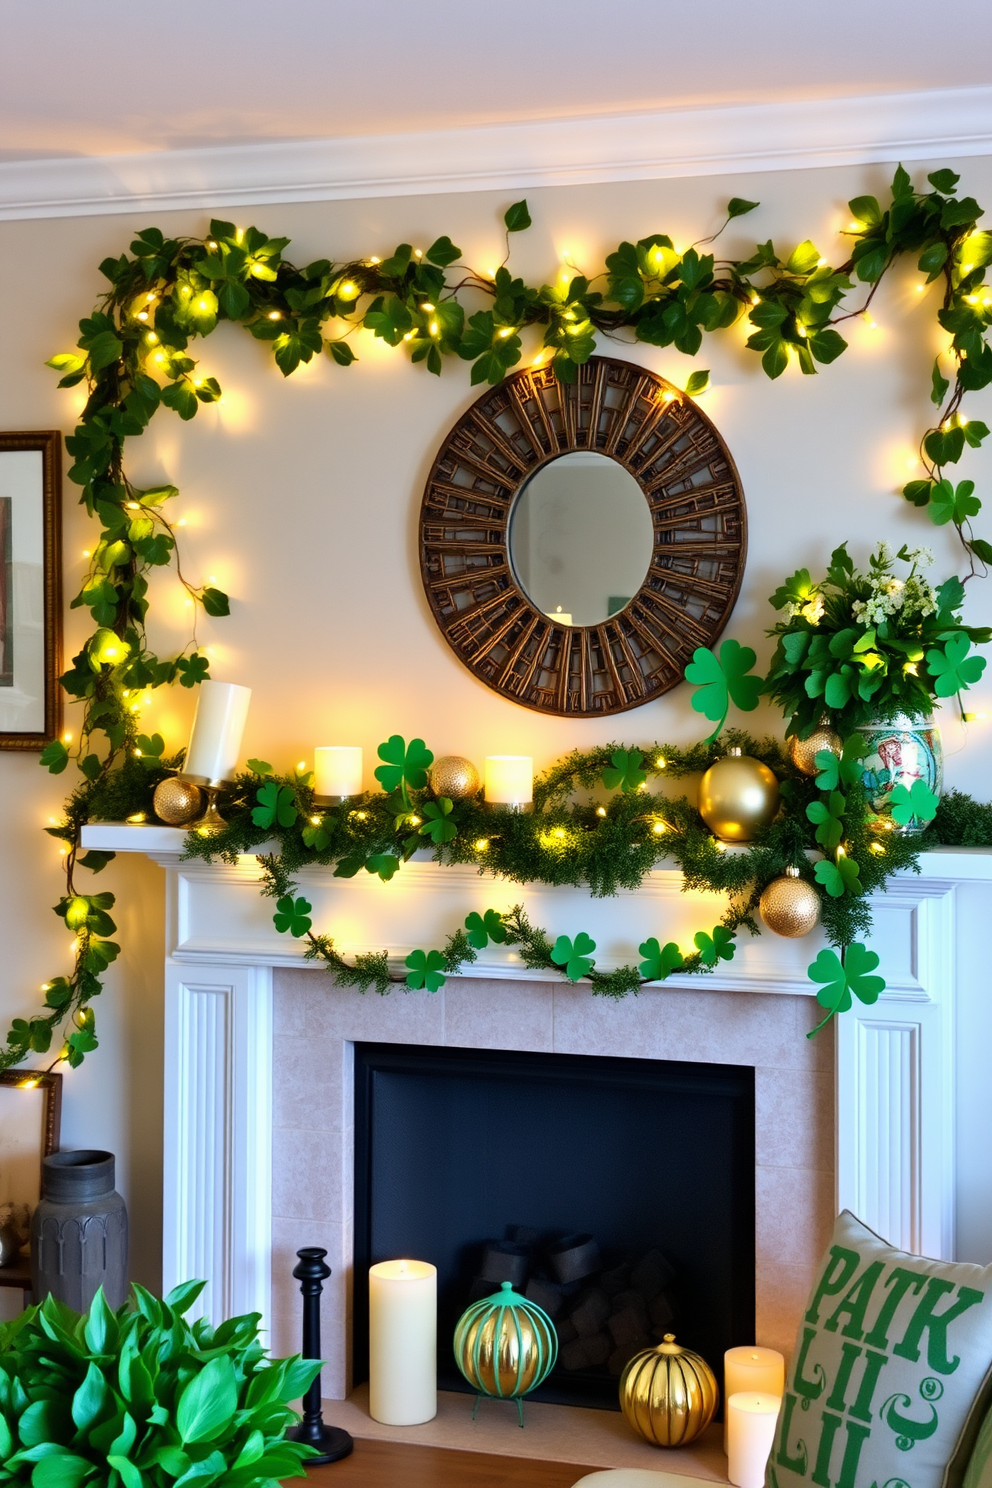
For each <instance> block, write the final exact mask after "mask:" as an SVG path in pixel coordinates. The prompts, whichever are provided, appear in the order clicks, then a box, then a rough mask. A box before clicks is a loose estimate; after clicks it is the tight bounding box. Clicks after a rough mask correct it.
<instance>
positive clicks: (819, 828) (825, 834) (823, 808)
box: [806, 790, 847, 852]
mask: <svg viewBox="0 0 992 1488" xmlns="http://www.w3.org/2000/svg"><path fill="white" fill-rule="evenodd" d="M846 810H847V797H846V796H844V795H842V794H841V792H840V791H836V790H835V791H831V792H830V794H829V796H828V797H827V799H826V801H810V803H809V805H808V806H807V807H806V815H807V816H808V817H809V819H810V821H811V822H813V823H814V824H816V840H817V842H818V843H819V844H820V846H821V847H822V848H823V850H824V852H835V851H836V849H837V848H838V847H839V846H840V839H841V838H842V837H843V835H844V812H845V811H846Z"/></svg>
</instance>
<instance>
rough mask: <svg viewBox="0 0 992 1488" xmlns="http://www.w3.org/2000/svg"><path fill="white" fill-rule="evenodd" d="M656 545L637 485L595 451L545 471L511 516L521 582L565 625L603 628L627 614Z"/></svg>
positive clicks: (532, 482)
mask: <svg viewBox="0 0 992 1488" xmlns="http://www.w3.org/2000/svg"><path fill="white" fill-rule="evenodd" d="M652 543H653V532H652V524H651V512H650V510H649V508H648V503H647V501H646V499H645V496H644V492H643V491H642V490H641V488H640V486H639V485H638V483H637V481H636V480H635V479H634V477H633V476H632V475H631V474H630V472H629V471H628V470H625V469H624V467H623V466H622V465H620V464H618V462H617V461H616V460H611V459H610V458H609V456H608V455H600V454H596V453H595V451H592V450H575V451H572V452H571V453H570V454H567V455H560V456H559V457H558V459H556V460H551V461H549V463H548V464H547V465H542V466H541V469H540V470H538V471H536V472H535V474H534V475H533V476H531V478H530V480H529V481H528V482H527V484H526V485H525V486H524V487H523V488H522V490H521V492H520V495H519V496H518V497H517V500H516V502H515V504H514V507H513V511H512V513H511V515H510V531H509V552H510V562H511V564H512V565H513V570H514V573H515V574H516V577H517V582H518V583H519V585H520V587H521V589H523V591H524V593H525V594H526V595H527V597H528V599H529V600H530V601H531V603H532V604H533V605H535V606H536V607H537V609H539V610H543V612H544V613H545V614H546V615H551V616H552V617H553V618H554V619H556V620H560V621H562V622H563V623H564V624H566V625H599V624H601V623H602V622H603V621H604V620H608V619H609V617H610V616H611V615H616V614H617V613H618V612H619V611H620V610H622V609H624V608H625V607H626V606H627V605H628V604H629V603H630V601H631V600H632V599H633V597H634V595H635V594H636V593H637V591H638V590H639V589H640V587H641V585H642V584H643V583H644V580H645V578H646V576H647V572H648V568H649V567H650V564H651V551H652Z"/></svg>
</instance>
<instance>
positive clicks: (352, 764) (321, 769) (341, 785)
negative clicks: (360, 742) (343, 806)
mask: <svg viewBox="0 0 992 1488" xmlns="http://www.w3.org/2000/svg"><path fill="white" fill-rule="evenodd" d="M363 769H364V766H363V759H362V750H361V747H360V746H352V745H333V746H328V747H324V748H321V749H315V750H314V752H313V773H314V781H313V788H314V791H315V792H316V793H317V795H318V796H360V795H361V794H362V776H363Z"/></svg>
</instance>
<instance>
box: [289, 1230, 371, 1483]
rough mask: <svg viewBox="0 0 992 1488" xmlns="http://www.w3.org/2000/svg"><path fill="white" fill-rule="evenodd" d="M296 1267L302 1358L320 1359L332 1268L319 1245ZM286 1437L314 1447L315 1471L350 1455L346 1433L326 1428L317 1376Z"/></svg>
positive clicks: (301, 1256)
mask: <svg viewBox="0 0 992 1488" xmlns="http://www.w3.org/2000/svg"><path fill="white" fill-rule="evenodd" d="M296 1254H297V1255H298V1256H299V1263H298V1265H296V1266H294V1267H293V1275H294V1276H295V1277H296V1279H297V1281H298V1282H299V1283H300V1291H301V1292H302V1293H303V1357H304V1359H319V1358H320V1294H321V1292H322V1291H323V1290H324V1282H325V1281H326V1280H327V1278H328V1277H329V1276H330V1274H331V1268H330V1266H328V1265H325V1263H324V1257H325V1256H326V1254H327V1251H326V1250H321V1248H320V1246H319V1245H308V1246H306V1247H305V1248H304V1249H303V1250H298V1251H297V1252H296ZM286 1435H287V1436H288V1437H290V1438H291V1439H292V1440H293V1441H299V1442H306V1443H307V1445H308V1446H310V1447H316V1448H317V1451H318V1452H319V1453H320V1456H319V1457H310V1458H308V1459H307V1462H308V1465H312V1466H314V1467H316V1466H317V1465H318V1464H319V1463H321V1462H340V1460H341V1458H342V1457H347V1456H349V1455H350V1453H351V1450H352V1448H353V1447H354V1445H355V1443H354V1442H353V1441H352V1439H351V1437H350V1436H349V1435H348V1433H347V1431H344V1430H342V1428H341V1427H340V1426H325V1425H324V1416H323V1412H322V1411H321V1408H320V1374H319V1372H318V1374H317V1377H316V1379H315V1380H314V1382H313V1384H312V1385H311V1386H310V1388H309V1390H308V1391H307V1393H306V1394H305V1395H304V1397H303V1420H302V1421H301V1422H300V1424H299V1426H291V1427H290V1429H289V1430H288V1431H287V1433H286Z"/></svg>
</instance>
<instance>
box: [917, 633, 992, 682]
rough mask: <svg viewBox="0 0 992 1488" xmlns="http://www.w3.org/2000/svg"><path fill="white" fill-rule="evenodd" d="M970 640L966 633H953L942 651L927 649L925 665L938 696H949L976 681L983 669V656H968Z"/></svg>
mask: <svg viewBox="0 0 992 1488" xmlns="http://www.w3.org/2000/svg"><path fill="white" fill-rule="evenodd" d="M970 647H971V642H970V641H969V639H968V637H967V636H966V635H953V636H951V637H950V639H949V640H948V642H947V644H946V646H945V647H944V649H943V651H937V650H933V651H928V652H927V666H928V667H929V668H930V670H931V672H932V673H933V675H934V677H935V678H936V679H937V680H936V681H935V682H934V686H933V690H934V692H935V693H936V694H937V696H938V697H950V696H951V695H952V694H953V693H955V692H962V691H963V690H964V689H965V688H966V687H970V686H971V685H972V683H973V682H977V681H978V679H979V677H980V676H981V675H982V673H983V672H984V670H985V658H984V656H969V655H968V651H969V649H970Z"/></svg>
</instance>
